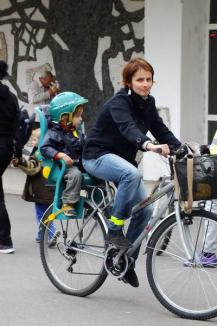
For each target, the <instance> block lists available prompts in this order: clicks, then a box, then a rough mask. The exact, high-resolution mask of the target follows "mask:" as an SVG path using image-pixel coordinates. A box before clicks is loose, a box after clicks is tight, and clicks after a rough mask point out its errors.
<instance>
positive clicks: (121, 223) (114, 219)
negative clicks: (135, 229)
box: [110, 216, 124, 226]
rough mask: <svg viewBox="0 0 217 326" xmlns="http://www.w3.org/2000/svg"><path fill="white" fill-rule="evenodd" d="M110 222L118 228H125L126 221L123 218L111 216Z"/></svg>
mask: <svg viewBox="0 0 217 326" xmlns="http://www.w3.org/2000/svg"><path fill="white" fill-rule="evenodd" d="M110 221H111V222H112V223H114V224H115V225H118V226H124V220H123V219H121V218H117V217H115V216H111V218H110Z"/></svg>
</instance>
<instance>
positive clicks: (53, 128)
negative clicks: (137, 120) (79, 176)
mask: <svg viewBox="0 0 217 326" xmlns="http://www.w3.org/2000/svg"><path fill="white" fill-rule="evenodd" d="M83 143H84V135H83V134H82V133H79V132H78V137H75V136H73V135H72V133H71V132H66V131H64V129H63V128H62V127H61V126H60V125H59V124H54V123H51V124H50V126H49V129H48V130H47V132H46V134H45V137H44V140H43V143H42V146H41V147H40V151H41V154H42V155H43V156H44V157H45V158H47V159H53V158H54V157H55V155H56V154H57V153H58V152H63V153H65V154H67V155H68V156H70V157H71V158H72V159H73V160H81V155H82V150H83Z"/></svg>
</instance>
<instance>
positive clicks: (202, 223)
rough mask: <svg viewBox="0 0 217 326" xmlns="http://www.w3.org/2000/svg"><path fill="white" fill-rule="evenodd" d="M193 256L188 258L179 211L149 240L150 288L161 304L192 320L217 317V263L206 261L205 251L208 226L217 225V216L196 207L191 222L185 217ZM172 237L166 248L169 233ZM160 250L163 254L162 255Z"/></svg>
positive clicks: (185, 227)
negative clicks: (179, 221)
mask: <svg viewBox="0 0 217 326" xmlns="http://www.w3.org/2000/svg"><path fill="white" fill-rule="evenodd" d="M182 224H183V228H184V230H185V231H184V232H185V234H187V238H188V239H191V243H192V257H191V260H188V259H187V258H186V254H185V251H184V249H183V246H182V242H181V240H180V234H179V231H178V225H177V222H176V217H175V214H173V215H171V216H170V217H168V218H167V219H165V220H164V221H163V222H162V223H161V224H160V225H159V226H158V228H157V229H156V230H155V232H154V233H153V235H152V237H151V238H150V240H149V243H148V249H147V261H146V270H147V277H148V281H149V284H150V287H151V289H152V291H153V293H154V295H155V296H156V298H157V299H158V300H159V301H160V302H161V304H162V305H163V306H164V307H165V308H167V309H168V310H170V311H171V312H173V313H174V314H176V315H178V316H180V317H182V318H188V319H198V320H206V319H210V318H213V317H216V316H217V264H214V261H213V264H212V263H210V264H206V265H205V264H204V262H203V260H202V255H201V253H202V252H203V251H204V244H205V241H207V237H206V235H207V228H208V227H210V226H211V225H214V226H217V216H216V215H215V214H212V213H210V212H207V211H203V210H193V211H192V214H191V215H190V216H189V219H188V221H185V219H183V218H182ZM168 234H170V239H169V242H168V244H167V247H166V248H165V249H164V250H163V249H162V242H164V241H165V238H166V237H167V235H168ZM159 250H160V251H161V255H158V252H159Z"/></svg>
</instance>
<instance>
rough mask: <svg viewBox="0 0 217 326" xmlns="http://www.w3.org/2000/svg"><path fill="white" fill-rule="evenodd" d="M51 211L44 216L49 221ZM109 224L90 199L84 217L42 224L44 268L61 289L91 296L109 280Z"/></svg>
mask: <svg viewBox="0 0 217 326" xmlns="http://www.w3.org/2000/svg"><path fill="white" fill-rule="evenodd" d="M48 215H49V212H48V213H47V214H46V215H45V216H44V218H43V221H46V219H47V217H48ZM105 233H106V230H105V227H104V223H103V222H102V220H101V219H100V217H99V216H98V215H97V214H96V213H94V208H93V207H92V206H91V205H90V203H88V202H87V201H86V202H85V204H84V216H83V218H81V219H77V218H70V219H66V220H64V219H55V220H53V221H51V222H49V223H46V224H45V223H43V222H42V224H41V242H40V254H41V260H42V264H43V267H44V270H45V272H46V274H47V276H48V278H49V279H50V281H51V282H52V283H53V285H54V286H55V287H57V288H58V289H59V290H60V291H61V292H63V293H66V294H70V295H75V296H81V297H83V296H87V295H89V294H91V293H93V292H95V291H96V290H97V289H98V288H99V287H100V286H101V285H102V284H103V282H104V281H105V279H106V277H107V273H106V271H105V269H104V263H103V259H104V252H105ZM51 237H52V239H50V238H51Z"/></svg>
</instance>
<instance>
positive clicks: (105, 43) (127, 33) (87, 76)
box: [0, 0, 144, 127]
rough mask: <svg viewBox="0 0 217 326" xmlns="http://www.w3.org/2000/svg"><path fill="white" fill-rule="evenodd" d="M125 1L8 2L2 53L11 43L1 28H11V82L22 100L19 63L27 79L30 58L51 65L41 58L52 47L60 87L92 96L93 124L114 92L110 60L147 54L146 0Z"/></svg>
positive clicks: (0, 21) (89, 113) (1, 13)
mask: <svg viewBox="0 0 217 326" xmlns="http://www.w3.org/2000/svg"><path fill="white" fill-rule="evenodd" d="M126 2H128V3H129V2H130V0H106V1H98V0H91V1H90V0H77V1H72V0H63V1H59V0H50V1H49V0H25V1H19V0H8V1H4V3H5V6H4V8H2V4H1V10H0V57H1V58H3V59H4V60H7V56H8V54H7V51H9V50H7V48H8V49H9V44H6V42H5V37H4V33H3V32H1V31H4V30H5V29H4V28H5V27H6V26H7V33H8V31H9V32H10V33H11V37H12V40H13V46H12V48H13V58H12V65H11V66H12V67H11V74H10V76H9V82H10V83H11V85H12V87H13V89H14V90H15V91H16V93H17V96H18V98H19V100H20V101H22V102H24V103H25V102H26V103H27V94H26V92H25V91H24V90H23V89H21V87H20V86H19V82H18V80H19V75H18V74H19V73H21V70H20V68H19V65H20V64H21V63H22V64H23V62H26V63H27V66H28V69H27V68H26V71H22V73H23V74H24V76H23V77H27V79H28V80H29V78H30V77H29V75H30V71H31V68H30V67H31V62H32V63H34V65H33V67H35V62H37V63H38V66H39V67H40V66H41V65H43V64H50V63H49V62H47V58H44V62H42V61H41V60H42V59H41V58H40V60H39V57H38V53H39V51H40V50H42V49H45V48H46V49H49V51H50V52H51V55H52V60H53V62H52V65H53V66H54V70H55V73H56V77H57V79H58V81H59V82H60V85H61V90H62V91H64V90H73V91H75V92H78V93H80V94H81V95H83V96H85V97H87V98H88V99H89V104H88V106H87V110H86V119H87V126H88V127H90V126H91V125H92V123H93V120H94V117H95V113H96V111H97V110H98V109H99V108H100V107H101V105H102V103H103V102H104V101H105V100H106V99H107V98H109V97H110V96H111V95H112V94H113V93H114V91H115V89H114V81H113V80H112V73H111V71H110V70H111V69H110V68H111V61H112V60H114V59H115V58H117V57H119V58H120V59H119V61H120V60H121V61H122V63H123V62H124V61H127V60H129V59H130V58H131V57H132V55H135V54H136V53H138V54H139V55H141V54H142V53H143V52H144V37H143V35H142V36H141V35H140V36H139V37H138V36H137V34H138V33H136V29H138V24H142V28H141V26H140V30H141V29H142V31H143V29H144V27H143V22H144V21H143V20H144V4H142V6H141V2H140V8H139V9H137V10H127V7H126V5H125V4H126ZM143 2H144V1H143ZM135 3H136V1H132V4H135ZM135 8H136V6H135ZM9 29H10V30H9ZM140 34H141V33H140ZM10 47H11V45H10ZM96 63H97V65H96ZM97 69H98V70H97ZM33 70H34V69H33ZM26 74H27V75H26ZM118 77H119V78H120V76H118Z"/></svg>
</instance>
